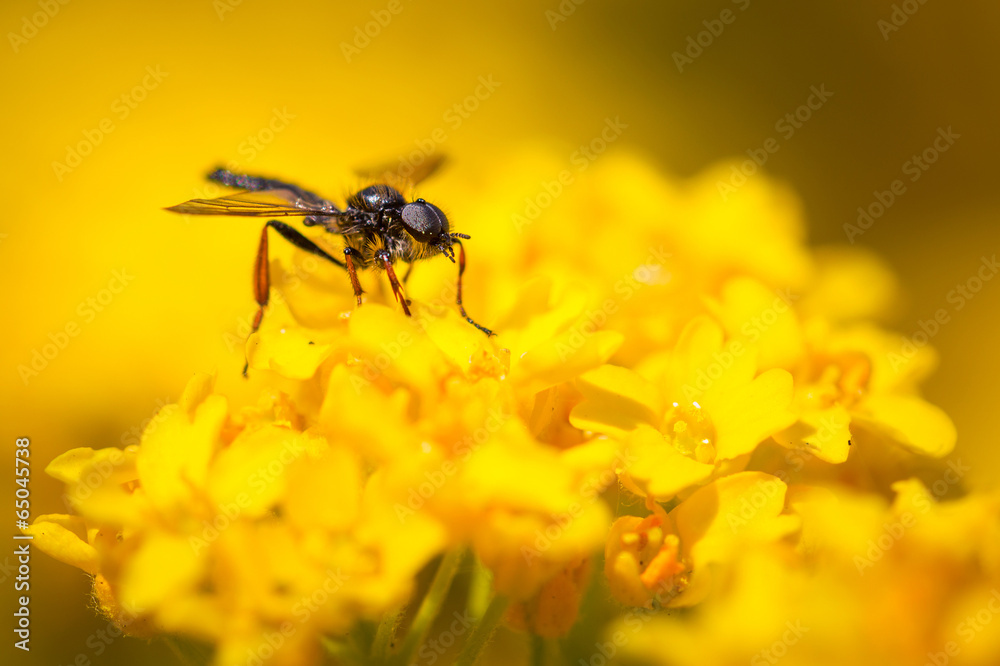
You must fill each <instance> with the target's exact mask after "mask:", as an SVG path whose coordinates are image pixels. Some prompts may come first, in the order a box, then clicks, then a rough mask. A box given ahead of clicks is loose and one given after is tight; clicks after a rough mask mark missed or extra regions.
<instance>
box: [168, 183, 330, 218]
mask: <svg viewBox="0 0 1000 666" xmlns="http://www.w3.org/2000/svg"><path fill="white" fill-rule="evenodd" d="M167 210H169V211H173V212H174V213H181V214H184V215H241V216H244V217H288V216H302V217H306V216H310V215H313V216H316V217H325V216H335V215H338V214H339V213H338V212H337V211H330V210H325V209H323V208H319V207H316V206H313V205H311V204H308V203H306V202H303V201H302V200H301V199H299V198H298V197H296V196H295V195H294V194H293V193H292V192H291V191H289V190H263V191H260V192H237V193H236V194H231V195H229V196H225V197H218V198H216V199H191V200H190V201H185V202H184V203H182V204H178V205H176V206H171V207H170V208H167Z"/></svg>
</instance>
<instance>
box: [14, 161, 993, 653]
mask: <svg viewBox="0 0 1000 666" xmlns="http://www.w3.org/2000/svg"><path fill="white" fill-rule="evenodd" d="M539 159H543V160H544V159H547V158H546V157H545V156H539V155H525V156H523V157H521V158H516V159H513V160H512V161H511V163H509V164H505V165H503V167H502V168H501V169H498V172H497V174H496V178H495V179H494V181H492V185H491V186H490V187H489V188H485V187H480V189H479V190H478V191H476V190H475V189H474V188H472V196H470V198H469V200H467V201H465V202H461V201H457V202H455V203H454V204H453V205H454V206H462V208H461V215H455V214H452V218H453V219H458V220H462V221H463V222H465V221H466V220H467V221H468V222H467V224H463V225H462V228H460V229H459V230H460V231H468V232H469V233H470V234H471V235H472V237H473V238H472V240H470V241H469V242H468V244H467V246H468V249H469V251H470V260H469V270H468V271H467V272H466V274H465V280H466V281H465V285H464V286H465V304H466V307H467V309H468V310H469V311H470V314H472V315H473V316H474V317H476V318H477V319H478V320H479V321H480V322H481V323H483V324H485V325H487V326H488V327H489V328H491V329H493V330H495V331H497V333H498V335H496V336H495V337H489V338H488V337H486V336H484V335H483V334H482V333H481V332H480V331H478V330H476V329H475V328H473V327H472V326H469V325H468V323H467V322H466V321H465V320H464V319H463V318H462V317H460V316H459V314H458V313H457V309H456V308H455V305H454V302H455V297H456V294H455V289H454V280H455V274H454V272H453V271H455V270H456V269H455V267H454V266H453V265H451V264H449V262H447V261H446V260H445V259H443V258H439V259H437V260H435V261H433V262H425V263H426V265H425V264H424V263H422V264H420V265H417V266H416V268H415V271H414V276H413V280H410V281H409V282H408V283H407V286H406V292H407V297H408V298H409V299H410V301H411V303H410V309H411V311H412V313H413V316H412V317H409V318H408V317H406V316H404V315H403V314H402V313H401V312H400V310H399V308H398V306H396V304H394V303H393V298H392V296H391V291H389V290H388V289H387V288H386V286H385V285H384V283H383V280H384V276H381V275H378V274H374V273H373V274H371V275H367V276H364V279H365V285H364V286H365V290H366V297H365V303H364V304H363V306H361V307H354V303H353V301H354V297H353V293H352V291H351V288H350V284H349V282H348V281H347V279H346V277H345V276H344V275H343V274H342V273H341V272H340V271H339V269H338V268H337V267H335V266H332V265H325V264H320V263H317V262H316V260H315V258H313V257H311V256H310V255H306V254H305V253H297V254H294V255H291V256H290V258H287V259H276V260H275V261H274V262H273V265H272V267H271V274H272V279H273V281H274V284H275V285H276V287H277V289H278V290H279V292H280V297H279V298H276V299H274V301H273V304H272V306H271V307H270V308H269V309H268V311H267V313H266V315H265V317H264V321H263V325H262V327H261V329H260V330H259V332H257V333H255V334H254V335H253V336H251V338H250V340H249V341H248V343H247V348H246V353H247V358H248V360H249V367H250V375H251V377H252V380H251V381H253V382H255V384H256V385H257V386H258V387H259V388H260V399H259V401H258V402H257V403H256V404H248V405H237V404H232V403H231V402H230V401H229V400H228V399H227V398H226V397H225V396H223V395H220V394H218V393H216V392H215V390H214V378H213V377H211V376H208V375H197V376H195V377H194V378H193V379H192V380H191V382H190V383H189V385H188V386H187V389H186V390H185V392H184V395H183V397H182V398H181V399H180V400H179V401H178V403H177V404H174V405H170V406H168V407H165V408H164V409H163V411H162V413H161V414H160V415H159V417H158V418H157V419H156V420H155V421H154V422H153V423H152V424H151V425H150V427H149V428H147V430H146V432H145V433H144V435H143V437H142V441H141V442H140V443H139V444H138V445H135V446H130V447H128V448H126V449H124V450H121V449H117V448H99V449H97V450H94V449H91V448H80V449H74V450H72V451H69V452H67V453H65V454H63V455H61V456H59V457H58V458H57V459H56V460H54V461H53V462H52V463H51V464H50V465H49V468H48V472H49V473H50V474H51V475H53V476H54V477H56V478H57V479H59V480H61V481H63V482H65V483H66V484H67V491H66V498H67V500H68V503H69V505H70V508H71V510H72V513H71V514H70V515H46V516H40V517H39V518H38V519H37V520H36V521H35V523H34V525H32V526H31V527H30V528H28V530H27V531H28V532H29V533H31V534H33V535H34V537H35V543H36V544H37V545H38V546H39V547H40V548H42V549H43V550H46V551H47V552H49V553H50V554H51V555H53V556H54V557H57V558H59V559H61V560H63V561H65V562H67V563H69V564H72V565H74V566H77V567H80V568H81V569H83V570H84V571H86V572H88V573H89V574H91V575H92V576H93V577H94V593H95V597H96V599H97V600H98V603H99V606H100V608H101V610H102V612H104V613H105V614H106V615H107V616H108V617H110V618H112V619H113V620H114V621H115V622H117V623H118V624H119V625H121V626H122V627H123V628H124V629H125V631H126V632H127V633H129V634H130V635H135V636H146V637H148V636H155V635H169V636H175V637H186V638H190V639H194V640H198V641H203V642H207V643H210V644H213V645H214V646H215V653H214V655H215V656H214V663H215V664H218V665H220V666H223V665H224V666H229V665H230V664H233V665H235V664H248V663H258V662H263V661H268V660H269V661H268V663H275V664H301V663H313V662H315V661H318V660H319V654H320V652H321V651H322V650H327V651H329V652H334V653H336V654H337V655H338V658H340V659H341V660H343V661H345V662H350V661H352V660H354V661H357V662H358V663H362V662H365V663H367V661H366V660H368V661H376V662H377V661H387V662H388V661H395V662H396V663H409V662H410V661H412V659H413V657H414V654H415V653H416V651H417V649H418V648H420V649H422V650H423V649H426V645H424V647H423V648H421V645H423V643H422V642H423V641H424V639H425V638H426V636H427V632H428V630H429V629H430V626H431V623H432V622H433V620H434V616H435V614H436V612H437V610H439V609H440V607H441V606H442V604H443V603H444V601H445V599H446V598H447V597H448V596H449V593H448V590H449V585H450V582H451V580H452V578H453V577H454V576H455V572H456V569H457V568H458V567H457V564H458V563H459V561H460V558H461V556H462V555H461V554H462V553H463V552H470V551H471V553H472V554H473V555H474V558H473V561H474V563H475V565H474V568H475V573H473V574H471V576H470V582H469V588H470V594H469V601H468V606H467V610H466V614H467V615H468V616H469V617H470V618H471V622H472V623H473V624H476V625H477V626H476V628H475V629H472V630H469V631H465V630H464V629H463V635H464V638H465V640H464V647H462V648H461V650H462V657H460V658H461V659H464V660H465V661H464V662H463V663H471V661H474V660H475V658H476V656H477V654H478V651H479V650H481V649H482V645H483V644H484V643H485V642H486V639H487V638H488V637H489V635H490V630H491V628H492V626H490V625H491V623H492V624H496V623H498V622H503V623H505V624H506V625H507V627H508V628H512V629H513V630H517V631H522V632H527V633H530V634H534V635H536V636H540V637H545V638H558V637H565V636H567V634H571V633H572V630H573V627H574V625H575V624H576V622H577V620H578V617H579V616H580V615H581V614H584V613H589V614H590V615H591V616H596V615H600V613H598V612H597V611H596V610H595V609H594V608H590V607H588V606H587V604H588V603H590V604H599V605H603V606H608V605H609V604H611V607H612V611H613V612H617V614H618V617H619V620H617V623H619V624H616V621H612V623H611V624H610V625H609V629H610V631H611V632H613V633H612V634H610V635H612V636H614V637H615V638H614V641H615V642H614V646H616V647H615V649H616V650H617V649H619V648H620V649H621V650H624V651H626V652H630V653H632V654H634V655H635V656H637V657H639V658H645V659H654V660H660V659H662V660H664V661H668V660H669V661H671V663H688V662H690V663H719V664H721V663H731V662H735V661H739V660H747V659H751V658H753V657H755V656H760V655H763V654H764V653H765V652H767V650H771V652H767V654H768V655H771V654H777V651H778V650H781V651H783V653H788V654H789V655H792V654H795V655H797V656H796V657H795V659H796V661H794V662H793V661H789V662H788V663H798V662H801V663H831V664H837V663H844V662H845V661H846V660H847V658H848V657H850V656H851V655H857V654H864V653H866V651H868V650H869V648H870V646H872V645H878V646H879V653H878V656H879V660H880V662H879V663H904V662H903V661H900V660H901V659H904V658H905V659H909V660H911V661H909V662H906V663H916V662H917V661H919V659H921V658H922V657H921V655H922V654H923V653H924V652H926V651H931V652H934V651H935V650H936V649H940V650H945V649H946V648H945V647H944V646H945V644H946V643H947V642H948V640H950V639H949V636H948V634H947V632H948V630H949V629H950V628H951V627H954V626H956V625H957V623H958V620H957V619H956V618H960V615H961V613H962V612H964V611H965V610H968V609H972V608H973V607H974V606H975V604H976V603H978V602H980V601H981V602H982V603H987V602H989V601H990V599H989V598H988V597H989V594H988V592H989V587H990V585H992V584H995V583H996V581H997V573H998V565H1000V560H997V553H1000V548H998V546H1000V540H998V536H1000V535H998V530H997V525H998V523H997V520H996V519H997V515H998V508H1000V506H998V499H997V497H995V496H976V495H972V496H968V497H966V498H964V499H961V500H957V501H951V500H952V498H953V497H955V496H958V495H961V494H962V492H963V488H962V483H961V476H962V469H961V467H960V466H958V465H957V463H955V461H954V460H947V456H948V455H949V454H950V453H951V452H952V449H953V447H954V444H955V438H956V435H955V430H954V427H953V425H952V423H951V421H950V419H949V418H948V416H947V415H945V414H944V413H943V412H942V411H941V410H940V409H938V408H936V407H935V406H933V405H931V404H929V403H928V402H926V401H925V400H924V399H923V398H921V397H920V395H919V393H918V392H917V387H918V385H919V383H920V381H921V380H922V379H923V378H924V377H925V376H926V375H927V374H928V372H929V371H930V370H931V369H932V368H933V365H934V362H935V359H934V356H933V352H932V350H930V348H927V347H924V348H921V349H916V350H912V351H907V352H906V353H903V352H902V351H901V342H902V338H901V336H898V335H894V334H892V333H890V332H888V331H886V330H883V329H881V328H879V326H878V325H877V324H876V323H874V322H875V320H877V318H878V316H879V315H880V313H881V312H883V311H884V310H886V309H887V306H888V304H889V303H891V301H892V299H893V298H894V297H895V284H894V282H893V279H892V276H891V275H890V274H889V273H888V271H886V269H885V268H884V267H883V266H882V265H881V264H880V263H879V262H878V261H877V260H876V259H874V258H873V257H871V256H870V255H868V254H865V253H862V252H858V251H854V250H852V251H847V250H842V249H836V248H831V249H822V250H810V249H808V248H807V247H806V245H805V244H804V240H803V229H802V225H801V221H800V216H799V210H798V208H797V204H796V202H795V199H794V197H792V196H791V195H790V194H789V193H788V192H786V191H785V190H784V189H783V188H781V187H780V186H778V185H776V184H774V183H772V182H770V181H767V180H765V179H764V178H763V177H760V178H758V179H756V180H754V181H750V182H748V183H747V184H746V185H745V186H744V187H743V188H741V189H740V191H739V192H738V193H735V194H733V195H732V196H730V197H729V198H728V200H727V201H725V202H724V201H722V200H721V199H720V198H719V197H718V194H717V192H716V190H715V186H714V183H715V182H716V181H717V180H718V173H720V172H722V171H724V170H725V167H724V166H723V167H719V169H720V170H721V171H719V172H716V171H709V172H707V173H705V174H703V175H702V176H700V177H698V178H696V179H694V180H692V181H690V182H673V181H669V180H666V179H664V178H663V177H662V176H660V175H659V174H657V173H656V172H655V171H654V170H653V169H652V168H650V167H649V166H648V165H646V164H644V163H643V162H641V161H639V160H636V159H632V158H628V157H614V156H609V157H605V158H602V161H601V162H600V163H599V164H595V165H593V166H592V167H591V168H590V169H589V170H588V171H587V172H586V173H585V174H584V175H583V177H581V179H580V182H578V183H575V184H574V185H573V187H572V188H569V187H567V188H566V191H565V192H564V193H563V194H562V195H561V196H560V197H559V198H557V199H556V200H554V201H553V202H552V205H551V206H550V207H549V208H548V209H546V211H545V214H544V216H541V217H538V219H537V220H534V221H531V220H526V219H525V218H524V217H523V216H520V215H516V214H515V215H514V216H513V217H511V215H510V212H509V211H511V210H518V209H519V207H523V202H522V201H521V200H520V198H523V197H524V196H525V194H530V192H531V188H532V187H537V184H535V183H532V182H531V181H530V179H529V178H528V177H527V176H524V175H523V174H525V173H530V172H531V169H527V168H524V167H525V166H526V165H530V164H531V163H533V162H534V161H536V160H539ZM519 197H520V198H519ZM503 211H508V212H507V213H504V212H503ZM316 240H317V242H318V243H321V244H322V243H333V242H334V241H335V240H336V237H333V236H330V235H325V236H324V235H323V234H320V235H319V236H317V237H316ZM335 249H336V248H335V247H333V246H332V245H331V250H335ZM949 464H950V465H951V467H949V466H948V465H949ZM949 471H950V475H947V473H948V472H949ZM935 474H938V475H944V476H940V479H945V480H946V483H945V486H946V488H945V489H944V490H943V491H941V492H939V490H941V489H940V488H938V486H937V485H935V483H934V482H935V481H938V480H940V479H939V478H938V477H936V476H935ZM918 477H919V478H918ZM920 478H922V479H923V482H922V481H921V480H920ZM945 500H948V501H945ZM890 501H891V503H890ZM897 542H898V544H899V547H898V548H897V547H895V546H896V544H897ZM870 544H872V545H870ZM461 561H464V560H461ZM890 562H891V564H890ZM425 571H426V572H427V573H433V572H434V571H437V574H436V575H435V576H434V580H433V581H432V583H431V584H430V588H428V587H427V577H426V576H422V572H425ZM602 571H603V573H601V572H602ZM594 585H597V586H602V587H600V589H605V590H606V591H607V592H608V594H605V595H601V594H596V595H593V594H587V590H588V589H591V587H592V586H594ZM994 594H995V595H996V596H997V598H998V599H1000V593H996V592H995V590H994ZM984 595H985V596H984ZM451 596H454V594H452V595H451ZM490 598H492V599H493V601H490ZM611 599H613V600H614V601H613V602H611ZM588 600H591V601H588ZM977 600H978V601H977ZM667 608H677V609H689V610H683V611H682V612H681V614H680V615H677V614H671V615H669V616H667V615H666V612H667V611H666V610H665V609H667ZM630 609H631V610H630ZM931 609H933V610H931ZM970 612H971V611H970ZM636 614H638V615H636ZM604 616H605V617H606V616H607V613H606V612H605V614H604ZM463 617H465V616H463ZM637 618H639V619H638V620H637ZM909 618H913V619H912V621H911V619H909ZM949 622H953V624H949ZM914 623H916V624H914ZM619 625H620V627H619ZM463 626H464V625H463ZM890 626H892V627H893V629H892V630H891V631H889V629H888V627H890ZM366 627H367V629H366ZM372 627H377V628H372ZM616 627H619V628H618V629H616ZM874 631H885V632H888V634H881V635H877V636H876V635H874V634H873V632H874ZM957 631H958V633H961V631H960V630H957ZM998 635H1000V634H998ZM782 636H785V637H786V638H784V639H782ZM848 637H850V640H848ZM453 638H454V637H453ZM460 638H461V637H460ZM619 638H621V639H622V640H621V641H619ZM723 638H724V640H722V639H723ZM886 638H891V640H885V639H886ZM793 639H794V642H793ZM456 640H458V639H456ZM782 640H783V641H784V642H781V641H782ZM956 640H957V639H956ZM775 641H778V642H775ZM934 641H938V642H937V643H935V642H934ZM460 642H461V641H460ZM772 644H773V645H772ZM567 645H568V644H567ZM601 645H604V643H601ZM774 645H777V646H778V647H776V648H775V647H773V646H774ZM976 645H977V648H976V649H977V650H978V651H979V652H977V654H979V653H981V654H985V655H994V656H995V655H996V653H997V650H996V646H997V645H998V640H997V639H992V638H991V639H989V640H987V639H983V640H981V641H978V642H977V644H976ZM935 646H941V647H940V648H936V647H935ZM592 647H593V642H592V641H591V642H590V643H587V644H582V645H580V644H577V645H576V646H575V647H572V646H569V647H564V649H565V650H569V651H573V650H576V651H577V652H579V653H580V655H581V658H583V659H584V660H585V661H586V660H587V659H588V657H587V655H588V654H589V652H588V651H590V652H593V650H592V649H591V648H592ZM458 649H460V648H458V647H456V650H458ZM762 651H763V652H762ZM967 653H969V652H967ZM873 654H874V653H873ZM768 658H769V657H765V658H763V659H764V661H761V662H759V663H765V661H767V659H768ZM255 660H257V661H255ZM770 663H773V662H770ZM975 663H979V662H975Z"/></svg>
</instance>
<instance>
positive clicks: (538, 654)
mask: <svg viewBox="0 0 1000 666" xmlns="http://www.w3.org/2000/svg"><path fill="white" fill-rule="evenodd" d="M544 663H545V639H544V638H542V637H541V636H539V635H538V634H531V666H542V664H544Z"/></svg>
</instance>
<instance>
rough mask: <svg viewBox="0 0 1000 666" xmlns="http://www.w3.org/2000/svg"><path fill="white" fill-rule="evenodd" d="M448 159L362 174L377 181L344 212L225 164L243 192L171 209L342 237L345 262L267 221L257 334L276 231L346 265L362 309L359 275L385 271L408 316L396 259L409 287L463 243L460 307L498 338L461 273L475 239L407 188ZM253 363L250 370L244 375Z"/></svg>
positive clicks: (217, 174)
mask: <svg viewBox="0 0 1000 666" xmlns="http://www.w3.org/2000/svg"><path fill="white" fill-rule="evenodd" d="M442 161H443V158H442V157H441V156H440V155H438V156H433V157H431V158H428V159H427V160H425V161H424V163H423V164H422V165H421V166H420V167H419V168H418V169H416V170H415V171H414V173H413V174H412V175H411V176H410V177H409V178H408V179H402V178H401V177H400V176H399V175H398V174H396V173H394V172H393V171H392V170H378V171H377V172H375V173H373V172H367V173H363V174H362V175H367V176H368V177H369V178H372V179H373V180H374V181H375V184H373V185H369V186H368V187H365V188H364V189H362V190H360V191H358V192H355V193H354V194H352V195H351V196H349V197H348V198H347V205H346V206H345V207H344V208H343V209H341V208H338V207H337V206H336V205H335V204H334V203H333V202H331V201H329V200H327V199H324V198H322V197H320V196H319V195H317V194H314V193H312V192H310V191H308V190H304V189H302V188H300V187H298V186H297V185H292V184H291V183H286V182H284V181H280V180H274V179H270V178H264V177H261V176H250V175H246V174H239V173H233V172H232V171H229V170H227V169H222V168H219V169H216V170H215V171H213V172H212V173H210V174H208V178H209V180H212V181H214V182H216V183H219V184H220V185H224V186H226V187H234V188H240V189H241V190H242V191H241V192H237V193H236V194H231V195H229V196H224V197H218V198H216V199H191V200H190V201H185V202H184V203H182V204H178V205H176V206H171V207H170V208H167V210H169V211H173V212H175V213H182V214H188V215H239V216H245V217H301V218H303V219H302V224H303V226H306V227H313V226H319V227H322V228H323V229H324V230H326V231H328V232H330V233H332V234H338V235H340V236H343V241H344V259H343V261H341V260H340V259H337V258H336V257H334V256H331V255H330V254H329V253H327V252H326V251H325V250H323V249H322V248H321V247H319V246H318V245H316V244H315V243H314V242H313V241H311V240H309V239H308V238H307V237H306V236H304V235H303V234H302V233H301V232H300V231H298V230H297V229H295V228H294V227H292V226H290V225H288V224H285V223H284V222H281V221H279V220H268V221H267V223H266V224H265V225H264V228H263V230H262V231H261V234H260V244H259V246H258V248H257V258H256V261H255V262H254V268H253V290H254V299H255V300H256V301H257V306H258V309H257V314H256V315H255V316H254V320H253V328H252V330H251V332H250V333H251V335H252V334H253V333H254V332H256V331H257V329H259V328H260V323H261V319H262V318H263V316H264V308H265V307H267V304H268V299H269V295H270V287H271V279H270V271H269V269H268V250H267V230H268V229H274V230H275V231H277V232H278V233H279V234H280V235H281V236H282V237H283V238H284V239H285V240H287V241H288V242H290V243H291V244H292V245H294V246H295V247H297V248H299V249H301V250H305V251H306V252H309V253H311V254H314V255H316V256H319V257H322V258H323V259H326V260H327V261H329V262H332V263H334V264H336V265H337V266H340V267H341V268H343V269H345V270H346V271H347V276H348V278H349V279H350V281H351V287H352V288H353V290H354V297H355V298H356V299H357V303H358V306H360V305H361V296H362V294H363V293H364V291H363V290H362V289H361V282H360V281H359V280H358V270H361V269H365V268H370V267H371V268H376V269H382V270H384V271H385V273H386V276H387V277H388V279H389V284H390V285H391V286H392V293H393V295H394V296H395V298H396V300H397V301H398V302H399V304H400V305H401V306H402V308H403V312H404V313H406V315H407V316H411V315H410V308H409V303H410V302H409V301H408V300H407V299H406V297H405V296H404V295H403V288H402V285H401V284H400V280H399V279H398V278H397V277H396V271H395V269H394V268H393V266H394V264H395V263H396V262H397V261H404V262H406V263H407V264H409V267H408V269H407V272H406V274H405V275H404V276H403V281H402V282H403V284H405V283H406V279H407V278H408V277H409V274H410V270H412V268H413V263H414V262H417V261H420V260H423V259H430V258H431V257H435V256H437V255H439V254H443V255H444V256H446V257H448V259H450V260H451V262H452V263H455V250H454V248H453V247H452V246H453V245H458V278H457V285H456V289H455V291H456V303H457V305H458V309H459V311H460V312H461V313H462V316H463V317H465V320H466V321H467V322H469V323H470V324H472V325H473V326H475V327H476V328H478V329H479V330H480V331H482V332H483V333H485V334H486V335H487V336H491V335H493V334H494V333H493V331H491V330H490V329H488V328H486V327H484V326H481V325H479V324H477V323H476V322H475V321H474V320H473V319H472V318H471V317H470V316H469V315H468V314H467V313H466V311H465V306H463V305H462V275H463V274H464V273H465V246H463V245H462V241H463V240H468V239H469V236H468V235H467V234H461V233H456V232H453V231H451V227H450V224H449V222H448V218H447V217H445V214H444V213H443V212H442V211H441V209H440V208H438V207H437V206H435V205H434V204H432V203H429V202H427V201H425V200H423V199H416V200H414V201H407V200H406V199H405V197H404V196H403V194H402V192H401V191H400V189H401V187H402V186H403V181H405V180H408V181H409V183H408V184H412V185H416V184H417V183H419V182H420V181H422V180H424V179H425V178H426V177H427V176H429V175H430V174H431V173H433V172H434V171H435V170H436V169H437V168H438V166H440V164H441V162H442ZM390 183H393V184H390ZM248 365H249V363H248ZM248 365H247V366H244V368H243V374H244V375H246V373H247V367H248Z"/></svg>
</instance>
